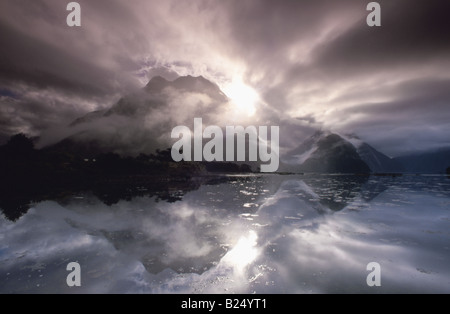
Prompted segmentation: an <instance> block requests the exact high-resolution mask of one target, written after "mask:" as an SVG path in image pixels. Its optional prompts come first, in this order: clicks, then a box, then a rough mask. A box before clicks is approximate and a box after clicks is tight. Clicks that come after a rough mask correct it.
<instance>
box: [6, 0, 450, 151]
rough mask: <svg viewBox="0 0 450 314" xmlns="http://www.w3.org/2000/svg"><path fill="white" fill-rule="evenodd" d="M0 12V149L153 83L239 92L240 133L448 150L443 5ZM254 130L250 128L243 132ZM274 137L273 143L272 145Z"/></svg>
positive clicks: (431, 0) (359, 2)
mask: <svg viewBox="0 0 450 314" xmlns="http://www.w3.org/2000/svg"><path fill="white" fill-rule="evenodd" d="M68 2H69V1H62V0H33V1H31V0H14V1H13V0H0V7H1V10H0V47H1V48H0V140H1V139H3V140H4V139H5V138H6V136H9V135H11V134H14V133H18V132H25V133H27V134H30V135H33V136H39V135H40V134H41V132H43V131H45V130H46V129H48V128H51V127H54V126H56V125H58V124H66V123H70V122H71V121H73V119H75V118H77V117H80V116H82V115H84V114H85V113H87V112H90V111H92V110H97V109H102V108H108V107H109V106H111V105H112V104H113V103H114V102H115V101H117V100H118V99H119V98H120V96H122V95H126V94H128V93H131V92H133V91H136V90H138V89H139V88H141V87H142V86H144V85H145V84H146V83H147V82H148V80H149V79H150V78H151V77H152V76H154V75H158V74H159V75H163V76H164V77H166V78H168V79H173V78H175V77H176V76H177V75H188V74H189V75H193V76H198V75H203V76H204V77H206V78H207V79H209V80H211V81H213V82H215V83H217V84H218V85H219V86H220V87H222V88H224V89H225V87H226V86H229V84H230V83H231V82H234V81H238V80H242V81H243V82H245V84H247V85H248V86H250V87H252V88H253V89H254V90H255V91H256V92H257V93H258V94H259V96H260V101H259V102H258V104H256V113H255V115H254V121H258V123H262V122H264V120H263V119H262V120H261V117H265V116H267V115H268V112H270V116H274V115H275V116H277V117H278V118H279V121H283V120H286V119H290V118H293V119H298V120H296V121H298V124H299V125H301V126H303V127H314V128H322V129H327V130H328V129H330V130H333V131H336V132H341V133H355V134H357V135H358V136H360V137H361V138H362V139H363V140H365V141H367V142H369V143H370V144H372V145H373V146H375V147H376V148H377V149H379V150H380V151H382V152H384V153H386V154H388V155H390V156H396V155H401V154H404V153H407V152H411V151H416V150H423V149H431V148H438V147H444V146H450V136H449V134H450V39H449V38H450V37H449V36H450V18H448V16H449V14H450V1H448V0H427V1H423V0H389V1H387V0H386V1H378V2H379V3H380V4H381V9H382V12H381V14H382V17H381V23H382V26H381V27H368V26H367V24H366V17H367V15H368V13H369V12H368V11H366V6H367V4H368V3H369V2H370V1H364V0H315V1H299V0H292V1H287V0H282V1H273V0H245V1H243V0H227V1H218V0H216V1H212V0H204V1H201V0H190V1H179V0H173V1H168V0H165V1H156V0H155V1H153V0H133V1H125V0H95V1H92V0H80V1H78V2H79V3H80V5H81V10H82V16H81V18H82V19H81V22H82V26H81V27H73V28H70V27H68V26H67V25H66V17H67V14H68V13H69V12H67V11H66V5H67V3H68ZM255 123H256V122H255ZM280 136H281V137H283V134H280Z"/></svg>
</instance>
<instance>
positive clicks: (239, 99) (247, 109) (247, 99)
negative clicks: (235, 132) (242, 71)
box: [223, 79, 260, 117]
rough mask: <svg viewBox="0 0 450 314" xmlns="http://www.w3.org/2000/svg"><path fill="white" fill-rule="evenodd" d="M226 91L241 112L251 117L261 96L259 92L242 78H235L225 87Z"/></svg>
mask: <svg viewBox="0 0 450 314" xmlns="http://www.w3.org/2000/svg"><path fill="white" fill-rule="evenodd" d="M223 91H224V93H225V94H226V95H227V96H228V98H230V99H231V101H232V102H233V104H234V105H235V106H236V109H237V110H238V111H239V112H242V113H244V114H247V115H248V116H249V117H251V116H253V115H254V114H255V113H256V104H257V102H258V101H259V99H260V97H259V95H258V93H257V92H256V91H255V90H254V89H253V88H252V87H250V86H248V85H247V84H245V83H244V82H243V81H242V80H241V79H237V80H233V82H231V83H230V84H228V85H226V86H225V87H224V89H223Z"/></svg>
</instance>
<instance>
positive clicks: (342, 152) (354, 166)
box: [284, 132, 371, 173]
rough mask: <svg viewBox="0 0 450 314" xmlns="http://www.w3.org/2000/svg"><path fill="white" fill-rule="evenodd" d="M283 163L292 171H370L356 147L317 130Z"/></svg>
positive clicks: (335, 136)
mask: <svg viewBox="0 0 450 314" xmlns="http://www.w3.org/2000/svg"><path fill="white" fill-rule="evenodd" d="M287 163H288V165H286V164H285V165H284V166H285V168H286V169H287V170H289V171H294V172H319V173H370V172H371V170H370V168H369V166H368V165H367V164H366V163H365V162H364V161H363V160H362V158H361V157H360V156H359V155H358V152H357V150H356V148H355V147H354V146H353V145H352V144H351V143H349V142H348V141H346V140H344V139H343V138H342V137H341V136H339V135H337V134H333V133H324V132H317V133H316V134H314V135H313V136H312V137H311V138H309V139H308V140H307V141H305V142H304V143H302V144H301V145H300V146H299V147H298V148H297V149H295V150H293V151H292V152H291V153H290V154H289V157H288V159H287Z"/></svg>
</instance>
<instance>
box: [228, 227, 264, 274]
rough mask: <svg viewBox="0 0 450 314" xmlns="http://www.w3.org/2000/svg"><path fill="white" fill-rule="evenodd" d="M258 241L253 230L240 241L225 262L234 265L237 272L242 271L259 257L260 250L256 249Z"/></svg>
mask: <svg viewBox="0 0 450 314" xmlns="http://www.w3.org/2000/svg"><path fill="white" fill-rule="evenodd" d="M257 239H258V236H257V235H256V232H255V231H253V230H251V231H250V232H249V234H248V235H247V236H243V237H241V238H240V239H239V241H238V242H237V244H236V246H235V247H234V248H233V249H232V250H231V251H229V252H228V253H227V254H226V255H225V256H224V258H223V261H225V262H228V263H230V264H232V265H233V266H235V267H236V269H237V270H239V271H242V270H243V269H244V268H245V267H246V266H247V265H249V264H250V263H252V262H253V261H254V260H255V259H256V257H257V256H258V249H257V247H256V244H257V242H256V240H257Z"/></svg>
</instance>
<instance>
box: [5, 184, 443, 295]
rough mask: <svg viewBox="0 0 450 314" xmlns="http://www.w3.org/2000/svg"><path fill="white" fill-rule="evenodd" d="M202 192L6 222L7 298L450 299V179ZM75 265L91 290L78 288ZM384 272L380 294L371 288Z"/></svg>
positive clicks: (71, 201)
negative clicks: (372, 266)
mask: <svg viewBox="0 0 450 314" xmlns="http://www.w3.org/2000/svg"><path fill="white" fill-rule="evenodd" d="M192 185H193V186H195V187H194V188H190V189H184V190H183V189H179V188H175V187H174V188H172V189H171V190H170V194H171V197H166V198H164V199H161V198H160V197H157V196H154V195H153V194H150V193H149V194H146V193H145V191H140V192H141V193H140V194H139V196H130V197H127V199H126V200H125V199H124V200H120V201H118V202H117V201H116V202H106V203H107V204H109V205H106V204H105V202H104V200H103V201H101V198H98V197H97V196H98V195H97V196H94V195H93V194H92V193H89V192H86V193H77V194H76V195H70V196H66V197H64V198H62V199H58V200H57V201H50V200H48V201H39V202H38V203H36V204H34V205H33V206H31V208H29V210H25V211H23V208H21V209H20V210H21V212H20V213H21V214H23V216H21V217H18V219H17V220H15V221H11V220H8V219H7V218H6V217H5V216H4V215H2V216H1V217H0V293H227V294H228V293H450V263H449V261H450V179H449V178H447V177H444V176H403V177H395V178H393V177H375V176H371V177H358V176H337V175H336V176H312V175H311V176H308V175H305V176H281V175H255V176H234V177H227V178H221V179H215V180H213V181H209V182H201V183H198V182H197V183H196V184H192ZM149 195H153V196H149ZM111 203H114V204H111ZM27 209H28V208H27ZM24 212H25V213H24ZM5 213H6V212H5ZM19 216H20V215H19ZM8 217H9V216H8ZM69 262H78V263H79V264H80V265H81V284H82V285H81V287H76V288H75V287H73V288H69V287H68V286H67V284H66V277H67V275H68V274H69V272H68V271H67V270H66V266H67V264H68V263H69ZM370 262H377V263H379V264H380V266H381V286H380V287H369V286H368V285H367V283H366V278H367V276H368V275H369V273H370V271H368V270H366V266H367V264H368V263H370Z"/></svg>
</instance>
